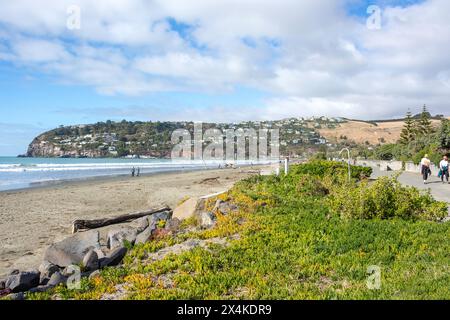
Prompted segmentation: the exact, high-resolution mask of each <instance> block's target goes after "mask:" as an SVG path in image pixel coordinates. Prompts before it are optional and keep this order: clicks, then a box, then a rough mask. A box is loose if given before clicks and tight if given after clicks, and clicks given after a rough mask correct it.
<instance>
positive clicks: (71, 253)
mask: <svg viewBox="0 0 450 320" xmlns="http://www.w3.org/2000/svg"><path fill="white" fill-rule="evenodd" d="M91 249H100V243H99V232H98V231H96V230H89V231H86V232H79V233H76V234H74V235H73V236H70V237H68V238H66V239H64V240H62V241H60V242H57V243H54V244H52V245H51V246H50V247H48V248H47V251H46V252H45V255H44V259H45V260H46V261H48V262H50V263H52V264H54V265H57V266H59V267H67V266H69V265H72V264H74V265H78V264H80V263H81V262H82V261H83V258H84V256H85V255H86V253H87V252H88V251H89V250H91Z"/></svg>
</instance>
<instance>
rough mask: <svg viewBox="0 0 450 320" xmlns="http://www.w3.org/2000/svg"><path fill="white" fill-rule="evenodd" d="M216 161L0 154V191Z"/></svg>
mask: <svg viewBox="0 0 450 320" xmlns="http://www.w3.org/2000/svg"><path fill="white" fill-rule="evenodd" d="M218 166H219V163H217V162H216V163H214V162H212V163H211V162H210V163H205V162H201V161H200V162H199V161H196V162H195V161H187V162H173V161H171V160H170V159H169V160H166V159H122V158H119V159H116V158H115V159H111V158H101V159H100V158H96V159H90V158H80V159H75V158H17V157H0V191H6V190H14V189H23V188H32V187H38V186H46V185H49V184H52V183H59V182H62V181H73V180H85V179H91V178H100V177H109V176H121V175H123V176H125V175H131V170H132V168H133V167H135V168H136V169H137V168H140V173H141V174H143V175H145V174H151V173H158V172H165V171H184V170H196V169H204V168H207V169H212V168H218Z"/></svg>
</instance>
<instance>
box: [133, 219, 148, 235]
mask: <svg viewBox="0 0 450 320" xmlns="http://www.w3.org/2000/svg"><path fill="white" fill-rule="evenodd" d="M148 224H149V222H148V217H142V218H139V219H136V220H133V221H132V222H131V223H130V227H132V228H134V229H136V231H137V233H141V232H142V231H144V230H145V229H146V228H147V227H148Z"/></svg>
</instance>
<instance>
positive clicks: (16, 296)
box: [6, 292, 25, 300]
mask: <svg viewBox="0 0 450 320" xmlns="http://www.w3.org/2000/svg"><path fill="white" fill-rule="evenodd" d="M6 298H7V299H9V300H25V294H24V293H23V292H18V293H12V294H9V295H7V296H6Z"/></svg>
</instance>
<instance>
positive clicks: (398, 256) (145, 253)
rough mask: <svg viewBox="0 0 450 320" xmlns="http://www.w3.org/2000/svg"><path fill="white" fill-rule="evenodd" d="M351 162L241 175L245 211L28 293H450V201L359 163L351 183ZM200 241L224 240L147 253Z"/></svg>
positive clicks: (235, 191) (233, 197) (238, 188)
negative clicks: (68, 284)
mask: <svg viewBox="0 0 450 320" xmlns="http://www.w3.org/2000/svg"><path fill="white" fill-rule="evenodd" d="M346 170H347V167H346V165H344V164H341V163H336V162H328V161H316V162H313V163H308V164H304V165H297V166H292V170H291V172H290V174H289V175H287V176H279V177H277V176H255V177H251V178H248V179H246V180H243V181H241V182H239V183H238V184H236V185H235V186H234V187H233V188H232V189H231V190H230V191H229V192H228V193H226V194H223V195H220V196H219V197H221V198H222V200H226V201H232V202H233V203H235V204H236V205H238V206H239V211H236V212H232V213H230V214H228V215H223V216H221V215H219V216H218V222H217V224H216V226H215V227H214V228H212V229H209V230H200V229H198V228H195V225H196V221H195V220H192V219H191V220H186V221H184V222H183V224H182V225H181V230H184V232H179V233H177V235H175V236H174V235H168V234H165V233H164V232H161V233H160V234H159V236H158V237H157V238H156V239H155V240H154V241H152V242H148V243H146V244H141V245H136V246H134V247H133V248H131V249H130V251H129V252H128V254H127V256H126V257H125V260H124V263H123V265H122V266H120V267H116V268H107V269H105V270H102V271H101V273H100V275H98V276H96V277H91V279H87V278H86V279H83V280H82V285H81V289H80V290H68V289H67V288H65V287H63V286H60V287H57V288H55V289H53V290H52V291H49V292H46V293H40V294H32V295H29V296H28V298H31V299H51V298H55V297H56V296H58V297H59V298H62V299H100V298H104V297H105V296H107V295H111V296H114V297H115V298H122V299H449V298H450V272H449V271H450V270H449V256H448V252H450V242H449V241H448V239H449V236H450V225H449V223H448V222H446V223H443V222H442V221H441V219H442V218H443V217H444V216H446V215H447V208H446V204H445V203H440V202H437V201H435V200H433V199H432V198H431V196H429V195H427V194H421V193H420V192H419V191H417V190H416V189H414V188H404V187H402V186H400V185H398V184H396V182H395V177H394V178H390V179H387V180H383V181H381V182H378V181H377V182H369V181H366V177H367V176H369V175H370V169H367V168H362V167H352V179H351V181H348V180H347V176H346V173H347V171H346ZM396 196H398V197H397V198H396ZM361 199H364V201H361ZM367 204H370V206H367ZM361 206H367V208H366V209H364V208H362V207H361ZM380 208H383V210H384V211H382V212H381V211H379V210H380ZM193 238H195V239H203V240H205V239H218V238H220V239H225V240H226V245H224V244H220V243H213V242H211V244H210V245H208V246H207V247H197V248H194V249H192V250H188V251H185V252H182V253H180V254H169V255H167V256H166V257H164V258H163V259H161V260H157V261H151V259H149V257H150V256H151V255H152V253H155V252H157V251H158V250H160V249H162V248H164V247H168V246H173V245H175V244H180V243H183V242H184V241H186V240H187V239H193ZM371 266H377V267H378V268H379V270H380V271H381V273H380V280H381V282H380V284H381V285H380V287H379V288H378V289H373V288H371V289H370V288H369V287H368V286H367V281H368V277H369V276H370V274H369V273H368V268H369V269H370V267H371Z"/></svg>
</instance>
